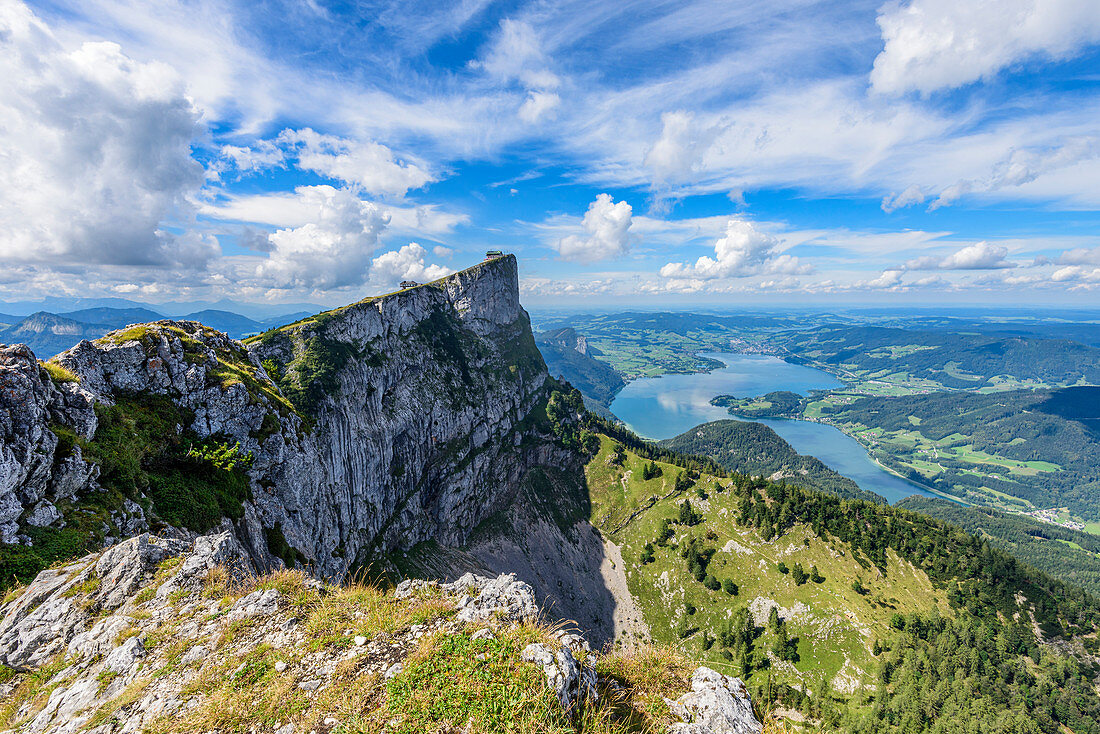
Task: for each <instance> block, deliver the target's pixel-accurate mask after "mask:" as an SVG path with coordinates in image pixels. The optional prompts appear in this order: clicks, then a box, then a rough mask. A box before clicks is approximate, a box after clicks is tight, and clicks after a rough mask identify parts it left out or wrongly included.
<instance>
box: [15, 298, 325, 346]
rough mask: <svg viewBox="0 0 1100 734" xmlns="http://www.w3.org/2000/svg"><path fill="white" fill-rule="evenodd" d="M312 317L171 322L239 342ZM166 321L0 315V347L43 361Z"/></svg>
mask: <svg viewBox="0 0 1100 734" xmlns="http://www.w3.org/2000/svg"><path fill="white" fill-rule="evenodd" d="M114 300H122V299H114ZM5 305H7V306H10V305H17V304H5ZM318 310H320V309H318ZM311 313H316V311H313V310H309V311H292V312H289V313H281V314H279V315H276V316H271V317H268V318H264V319H253V318H249V317H248V316H242V315H241V314H239V313H234V312H232V311H223V310H220V309H205V310H202V311H196V312H194V313H187V314H183V315H179V316H175V317H173V318H176V319H177V320H181V321H198V322H201V323H203V324H205V325H206V326H209V327H211V328H213V329H217V330H218V331H224V332H225V333H227V334H229V335H230V336H231V337H234V338H236V339H240V338H242V337H245V336H248V335H249V334H256V333H259V332H261V331H266V330H267V329H270V328H271V327H273V326H279V325H281V324H287V323H290V322H292V321H297V320H298V319H300V318H302V317H304V316H308V315H310V314H311ZM165 318H169V316H166V315H164V314H162V313H158V312H156V311H153V310H151V309H149V308H145V307H142V306H126V307H122V308H115V307H111V306H92V307H89V308H82V309H79V310H76V311H66V312H64V313H51V312H49V311H37V312H35V313H32V314H31V315H29V316H25V317H23V316H14V315H10V314H0V344H20V343H22V344H26V345H27V346H29V347H30V348H31V349H32V350H33V351H34V353H35V354H36V355H37V356H38V357H40V358H41V359H46V358H48V357H52V356H53V355H55V354H59V353H60V352H63V351H65V350H66V349H68V348H69V347H72V346H74V345H75V344H77V343H78V342H80V340H82V339H98V338H99V337H101V336H103V335H104V334H106V333H107V332H109V331H112V330H114V329H120V328H122V327H124V326H128V325H129V324H141V323H146V322H149V321H160V320H161V319H165Z"/></svg>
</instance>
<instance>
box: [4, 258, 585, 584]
mask: <svg viewBox="0 0 1100 734" xmlns="http://www.w3.org/2000/svg"><path fill="white" fill-rule="evenodd" d="M548 395H549V387H548V382H547V372H546V368H545V365H544V364H543V361H542V359H541V357H540V356H539V353H538V350H537V349H536V347H535V345H534V341H533V339H532V336H531V333H530V327H529V321H528V318H527V314H526V313H525V312H524V311H523V309H522V308H521V307H520V304H519V300H518V279H517V265H516V261H515V259H514V258H513V257H511V256H508V257H503V258H498V259H495V260H490V261H485V262H483V263H481V264H479V265H477V266H474V267H472V268H470V269H468V270H465V271H462V272H460V273H457V274H455V275H452V276H450V277H447V278H444V279H442V280H440V281H437V282H434V283H431V284H428V285H424V286H420V287H417V288H412V289H408V290H403V291H400V292H398V293H394V294H390V295H388V296H383V297H378V298H368V299H365V300H363V301H360V302H358V303H355V304H353V305H350V306H347V307H344V308H341V309H337V310H335V311H330V312H326V313H322V314H318V315H317V316H313V317H311V318H307V319H304V320H302V321H300V322H297V323H295V324H291V325H288V326H284V327H281V328H278V329H275V330H273V331H270V332H267V333H265V334H263V335H260V336H259V337H256V338H254V339H251V340H249V342H248V343H247V344H241V343H239V342H236V341H234V340H232V339H229V338H228V337H226V336H225V335H224V334H222V333H220V332H217V331H214V330H212V329H209V328H207V327H204V326H203V325H201V324H198V323H196V322H187V321H181V322H174V321H160V322H155V323H152V324H146V325H138V326H132V327H127V328H126V329H123V330H120V331H115V332H111V333H110V334H108V335H107V336H105V337H103V338H102V339H98V340H96V341H95V342H89V341H84V342H81V343H80V344H79V345H77V346H76V347H74V348H72V349H70V350H69V351H67V352H64V353H63V354H61V355H59V356H58V357H57V358H56V359H55V360H51V362H49V363H44V364H43V363H39V362H37V361H36V360H35V359H34V356H33V355H32V354H31V353H30V352H29V350H27V349H26V348H25V347H21V346H19V345H17V346H15V347H7V348H4V349H3V350H0V541H2V542H3V543H5V544H7V545H5V547H4V548H3V552H4V558H3V560H4V573H5V574H6V575H9V576H10V575H12V574H14V575H17V576H22V577H24V578H26V577H28V576H29V575H33V572H35V571H37V570H38V568H40V567H41V566H42V565H45V564H46V563H48V562H52V561H54V560H57V559H59V558H62V557H64V556H65V555H66V554H67V555H70V556H71V555H74V554H75V553H76V552H80V551H84V550H91V549H93V548H94V547H95V544H96V543H98V542H106V543H108V544H109V543H112V542H115V541H117V540H118V539H121V538H125V537H128V536H130V535H133V534H134V533H136V532H140V531H141V530H144V529H147V528H152V529H156V530H160V531H161V533H162V534H165V533H166V534H168V535H176V536H180V537H194V535H196V534H197V533H200V532H205V531H208V530H211V529H214V528H221V529H224V530H230V531H232V532H233V534H234V535H235V536H236V537H237V539H238V540H239V541H240V542H241V543H242V545H243V546H244V547H245V548H246V549H247V550H248V552H249V555H250V557H251V558H252V559H253V561H254V562H255V563H257V564H259V565H260V566H266V565H270V564H272V563H275V564H278V563H279V562H280V561H281V562H283V563H286V564H288V565H293V564H295V563H304V564H307V565H309V566H310V567H311V568H312V569H313V571H314V572H315V573H316V574H318V575H320V576H325V577H341V576H343V575H344V574H345V573H346V572H347V571H348V570H349V569H351V568H354V567H356V565H357V564H361V563H364V562H367V561H369V560H370V559H371V558H372V556H375V555H377V554H382V553H388V552H395V551H401V550H403V549H407V548H410V547H412V546H413V545H415V544H417V543H420V542H423V541H435V542H438V543H442V544H447V545H456V544H461V543H463V542H465V541H466V540H467V538H468V536H469V534H470V533H471V532H472V531H473V530H474V529H475V528H477V527H478V526H479V524H480V523H482V521H484V520H485V519H486V518H488V517H490V516H492V515H493V514H494V513H497V512H499V511H501V510H502V509H504V508H506V507H508V506H509V505H510V504H511V502H512V500H513V498H514V497H515V494H516V492H517V491H518V489H519V486H520V483H521V480H522V479H523V478H524V477H525V476H526V475H527V474H528V473H529V472H530V470H531V469H532V468H533V467H536V466H541V465H552V466H556V467H558V468H562V467H569V466H570V465H571V463H575V462H576V461H577V459H576V457H575V454H574V453H573V452H570V451H566V450H564V449H563V448H562V447H561V446H560V442H558V441H556V440H555V439H554V437H553V435H552V431H553V426H552V425H551V423H550V421H549V420H548V419H547V416H546V411H545V406H546V402H547V399H548ZM560 418H561V416H559V419H560ZM564 419H566V420H568V416H565V417H564ZM35 564H39V565H38V567H35Z"/></svg>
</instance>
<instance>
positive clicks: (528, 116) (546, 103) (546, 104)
mask: <svg viewBox="0 0 1100 734" xmlns="http://www.w3.org/2000/svg"><path fill="white" fill-rule="evenodd" d="M559 104H561V97H559V96H558V95H557V94H556V93H554V92H537V91H531V92H528V93H527V99H526V101H524V103H523V105H522V106H520V108H519V117H520V119H521V120H523V121H524V122H538V119H539V118H540V117H542V116H543V115H545V114H546V113H548V112H550V111H552V110H553V109H554V108H555V107H557V106H558V105H559Z"/></svg>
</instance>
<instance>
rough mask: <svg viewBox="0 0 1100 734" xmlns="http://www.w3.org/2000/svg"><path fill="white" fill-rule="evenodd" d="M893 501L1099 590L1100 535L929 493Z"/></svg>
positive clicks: (1042, 567)
mask: <svg viewBox="0 0 1100 734" xmlns="http://www.w3.org/2000/svg"><path fill="white" fill-rule="evenodd" d="M897 506H898V507H903V508H905V509H907V510H913V511H914V512H923V513H924V514H926V515H931V516H932V517H936V518H939V519H941V520H946V521H947V522H950V523H954V524H955V525H958V526H959V527H961V528H964V529H965V530H966V531H967V532H969V533H973V534H974V535H978V536H981V537H984V538H988V539H989V542H990V543H992V544H993V545H995V546H997V547H998V548H1001V549H1003V550H1005V551H1007V552H1008V553H1011V554H1012V555H1014V556H1016V557H1017V558H1019V559H1020V560H1022V561H1025V562H1026V563H1027V564H1028V565H1030V566H1034V567H1035V568H1037V569H1039V570H1041V571H1043V572H1044V573H1048V574H1050V575H1051V576H1054V577H1056V578H1059V579H1061V580H1063V581H1065V582H1067V583H1071V584H1075V585H1077V586H1080V587H1082V588H1084V589H1087V590H1089V591H1090V592H1092V593H1093V594H1100V537H1098V536H1096V535H1092V534H1091V533H1086V532H1083V531H1080V530H1072V529H1070V528H1066V527H1062V526H1061V525H1054V524H1051V523H1046V522H1040V521H1038V520H1033V519H1031V518H1030V517H1024V516H1022V515H1010V514H1007V513H1004V512H1000V511H998V510H994V509H991V508H988V507H967V506H964V505H960V504H958V503H956V502H948V501H946V500H938V499H933V498H931V497H918V496H913V497H907V498H905V499H903V500H902V501H901V502H899V503H898V504H897Z"/></svg>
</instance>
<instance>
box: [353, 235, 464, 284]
mask: <svg viewBox="0 0 1100 734" xmlns="http://www.w3.org/2000/svg"><path fill="white" fill-rule="evenodd" d="M427 257H428V251H427V250H425V249H424V248H423V247H421V246H420V245H418V244H417V243H415V242H410V243H409V244H407V245H405V246H404V247H402V248H401V249H399V250H393V251H392V252H386V253H383V254H381V255H379V256H378V257H376V258H375V259H374V260H373V261H372V262H371V275H370V279H371V280H372V281H374V282H377V283H398V282H399V281H402V280H415V281H417V282H420V283H423V282H426V281H429V280H436V279H438V278H442V277H443V276H445V275H450V274H451V273H453V272H454V271H453V270H451V269H450V268H446V267H443V266H442V265H429V264H428V263H427V262H426V260H427Z"/></svg>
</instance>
